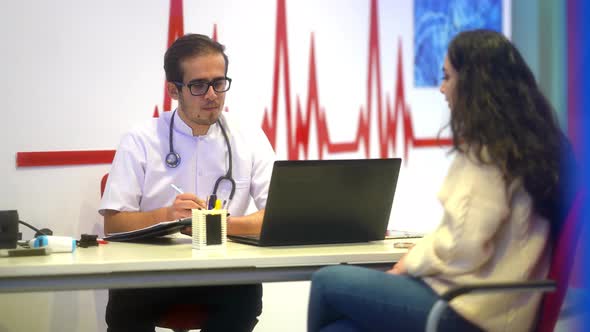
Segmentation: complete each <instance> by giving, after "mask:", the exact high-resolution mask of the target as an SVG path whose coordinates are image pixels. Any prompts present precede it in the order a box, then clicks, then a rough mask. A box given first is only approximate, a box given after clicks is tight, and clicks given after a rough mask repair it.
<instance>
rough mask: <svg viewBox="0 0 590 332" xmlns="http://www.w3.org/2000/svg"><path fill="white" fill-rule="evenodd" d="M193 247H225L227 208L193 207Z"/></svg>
mask: <svg viewBox="0 0 590 332" xmlns="http://www.w3.org/2000/svg"><path fill="white" fill-rule="evenodd" d="M192 211H193V249H199V250H201V249H225V246H226V243H227V210H223V209H218V210H199V209H193V210H192Z"/></svg>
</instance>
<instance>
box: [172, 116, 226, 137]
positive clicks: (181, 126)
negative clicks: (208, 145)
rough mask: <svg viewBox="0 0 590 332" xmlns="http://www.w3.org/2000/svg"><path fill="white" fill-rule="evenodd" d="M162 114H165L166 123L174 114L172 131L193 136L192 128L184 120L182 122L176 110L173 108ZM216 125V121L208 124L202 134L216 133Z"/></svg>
mask: <svg viewBox="0 0 590 332" xmlns="http://www.w3.org/2000/svg"><path fill="white" fill-rule="evenodd" d="M164 114H165V115H166V121H167V122H168V123H170V121H171V119H172V115H174V131H175V132H177V133H181V134H183V135H187V136H193V129H192V128H191V127H190V126H189V125H188V124H186V122H184V120H182V118H181V117H180V115H178V112H177V110H174V111H172V112H165V113H164ZM216 127H217V122H215V123H214V124H212V125H211V126H209V129H208V130H207V133H206V134H205V135H203V136H209V135H211V134H212V133H216V132H217V130H215V128H216Z"/></svg>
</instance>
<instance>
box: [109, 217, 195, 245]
mask: <svg viewBox="0 0 590 332" xmlns="http://www.w3.org/2000/svg"><path fill="white" fill-rule="evenodd" d="M190 226H192V217H188V218H183V219H178V220H173V221H162V222H160V223H157V224H154V225H151V226H148V227H145V228H141V229H136V230H134V231H129V232H118V233H110V234H109V235H108V236H105V237H104V238H103V239H104V240H107V241H134V240H140V239H148V238H154V237H161V236H165V235H170V234H174V233H178V232H180V231H181V230H182V229H183V228H185V227H190Z"/></svg>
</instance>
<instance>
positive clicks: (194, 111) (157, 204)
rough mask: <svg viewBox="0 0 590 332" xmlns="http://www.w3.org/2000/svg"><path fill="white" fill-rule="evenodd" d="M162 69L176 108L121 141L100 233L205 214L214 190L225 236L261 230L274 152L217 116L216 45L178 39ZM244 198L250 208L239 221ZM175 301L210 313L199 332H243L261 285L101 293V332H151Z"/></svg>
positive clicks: (223, 84) (257, 307)
mask: <svg viewBox="0 0 590 332" xmlns="http://www.w3.org/2000/svg"><path fill="white" fill-rule="evenodd" d="M164 69H165V72H166V80H167V91H168V93H169V95H170V96H171V97H172V98H173V99H175V100H178V108H177V109H176V110H175V111H174V112H164V113H163V114H162V115H161V116H160V117H159V118H155V119H150V121H148V122H147V123H144V124H143V125H140V126H137V127H135V128H133V129H132V130H131V131H130V132H129V133H127V134H126V135H124V137H123V138H122V140H121V143H120V145H119V147H118V149H117V153H116V155H115V158H114V160H113V165H112V169H111V171H110V173H109V178H108V182H107V185H106V189H105V192H104V195H103V198H102V201H101V205H100V210H99V213H100V214H101V215H103V216H104V229H105V233H106V234H109V233H115V232H124V231H131V230H136V229H140V228H143V227H147V226H150V225H153V224H156V223H158V222H161V221H167V220H175V219H180V218H184V217H189V216H191V209H195V208H206V206H205V200H206V198H207V196H208V195H211V194H213V193H215V194H216V195H217V197H218V198H219V199H220V200H221V201H225V205H226V207H227V208H228V210H229V212H230V214H231V217H230V218H229V219H228V226H227V232H228V234H254V233H258V232H260V227H261V223H262V218H263V215H264V207H265V205H266V199H267V195H268V185H269V182H270V177H271V173H272V167H273V162H274V160H275V155H274V151H273V149H272V147H271V145H270V143H269V142H268V139H267V138H266V136H265V135H264V133H263V132H262V130H261V129H260V128H259V127H258V126H256V125H254V126H250V127H248V126H245V125H244V121H243V120H238V119H235V118H234V117H233V114H231V115H232V116H230V114H229V113H225V114H222V110H223V107H224V101H225V94H226V92H227V91H228V90H229V89H230V87H231V79H230V78H229V77H228V76H227V69H228V58H227V55H226V54H225V53H224V46H223V45H221V44H219V43H217V42H216V41H214V40H212V39H210V38H209V37H207V36H204V35H198V34H188V35H185V36H183V37H181V38H179V39H178V40H176V41H175V42H174V43H173V44H172V45H171V46H170V48H169V49H168V50H167V51H166V54H165V56H164ZM171 184H173V185H175V186H177V187H180V188H181V189H182V191H183V192H184V193H177V192H176V191H175V190H174V189H173V188H172V186H171ZM250 197H251V198H252V199H253V201H254V203H255V205H256V207H257V209H258V211H257V212H254V213H252V214H249V215H245V214H246V209H247V208H248V204H249V201H250ZM187 232H190V230H187ZM178 299H182V302H186V300H188V299H194V300H195V302H197V303H202V304H206V305H207V306H209V307H210V308H212V309H213V310H212V314H211V315H210V318H209V319H208V320H207V326H205V328H204V329H203V331H251V330H252V329H253V328H254V326H255V325H256V323H257V321H258V320H257V318H256V317H257V316H258V315H260V313H261V310H262V286H261V285H260V284H258V285H240V286H216V287H193V288H166V289H145V290H144V289H135V290H110V291H109V302H108V305H107V311H106V321H107V324H108V331H111V332H113V331H154V325H155V322H157V320H158V318H159V316H160V315H161V314H162V313H163V312H164V311H165V310H167V308H168V307H169V306H170V305H171V304H173V303H174V302H177V301H178ZM227 317H231V318H232V319H227Z"/></svg>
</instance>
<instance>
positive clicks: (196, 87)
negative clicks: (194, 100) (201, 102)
mask: <svg viewBox="0 0 590 332" xmlns="http://www.w3.org/2000/svg"><path fill="white" fill-rule="evenodd" d="M173 83H174V84H176V86H179V87H182V86H185V85H186V86H187V87H188V90H189V91H190V93H191V95H193V96H202V95H204V94H206V93H207V91H209V87H213V91H215V92H217V93H220V92H226V91H227V90H229V87H230V86H231V78H229V77H224V78H216V79H214V80H212V81H205V80H197V81H192V82H190V83H188V84H184V83H182V82H173Z"/></svg>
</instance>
